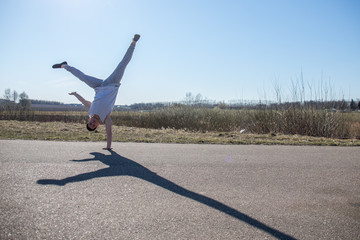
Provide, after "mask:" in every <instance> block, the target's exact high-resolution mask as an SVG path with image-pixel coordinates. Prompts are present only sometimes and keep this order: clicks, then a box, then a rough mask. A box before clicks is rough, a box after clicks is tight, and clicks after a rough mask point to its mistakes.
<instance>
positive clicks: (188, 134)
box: [0, 120, 360, 146]
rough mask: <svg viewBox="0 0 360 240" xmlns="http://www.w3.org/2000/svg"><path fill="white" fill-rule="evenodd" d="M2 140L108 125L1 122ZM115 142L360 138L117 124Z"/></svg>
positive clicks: (328, 142)
mask: <svg viewBox="0 0 360 240" xmlns="http://www.w3.org/2000/svg"><path fill="white" fill-rule="evenodd" d="M0 139H30V140H54V141H105V140H106V133H105V128H104V126H100V127H99V129H98V131H96V132H95V133H90V132H88V131H87V130H86V129H85V125H84V124H79V123H64V122H28V121H15V120H1V121H0ZM113 141H114V142H149V143H195V144H203V143H206V144H266V145H275V144H276V145H314V146H360V140H359V139H333V138H322V137H308V136H299V135H279V134H277V135H276V134H249V133H240V132H193V131H185V130H175V129H145V128H135V127H123V126H113Z"/></svg>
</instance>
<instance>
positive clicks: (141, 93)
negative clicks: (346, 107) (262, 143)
mask: <svg viewBox="0 0 360 240" xmlns="http://www.w3.org/2000/svg"><path fill="white" fill-rule="evenodd" d="M135 33H140V34H141V39H140V41H139V43H138V44H137V47H136V50H135V53H134V56H133V59H132V61H131V62H130V64H129V65H128V67H127V69H126V72H125V75H124V77H123V79H122V86H121V87H120V90H119V95H118V98H117V101H116V104H131V103H139V102H163V101H179V100H183V99H184V98H185V94H186V93H187V92H191V93H193V94H194V95H196V94H198V93H200V94H202V96H203V97H206V98H207V99H212V100H217V101H229V100H242V99H243V100H259V99H262V100H275V99H276V96H275V86H280V87H281V95H282V100H283V101H286V100H292V97H293V91H292V90H293V89H294V87H293V86H294V85H296V83H297V82H300V79H301V76H302V79H303V82H304V87H305V98H307V99H310V98H313V99H314V98H315V97H316V98H324V94H323V93H324V92H328V93H327V98H328V99H341V98H345V99H346V100H347V99H351V98H354V99H358V98H360V1H357V0H338V1H335V0H316V1H313V0H301V1H300V0H299V1H297V0H287V1H285V0H248V1H245V0H224V1H215V0H198V1H196V0H182V1H171V0H152V1H148V0H137V1H122V0H61V1H55V0H2V1H0V35H1V38H0V43H1V44H0V83H1V84H0V96H2V95H3V94H4V90H5V89H7V88H10V89H12V90H16V91H17V92H18V93H21V92H23V91H25V92H26V93H27V94H28V95H29V97H30V98H31V99H42V100H51V101H60V102H65V103H76V102H77V100H76V99H74V97H73V96H68V95H67V93H68V92H71V91H77V92H78V93H80V94H81V95H83V96H84V98H86V99H88V100H92V98H93V95H94V92H93V90H92V89H90V88H89V87H88V86H86V85H85V84H84V83H82V82H80V81H79V80H77V79H76V78H75V77H73V76H72V75H71V74H70V73H68V72H67V71H65V70H59V69H58V70H54V69H52V68H51V66H52V65H53V64H54V63H57V62H62V61H64V60H66V61H68V63H69V64H70V65H72V66H74V67H77V68H78V69H80V70H81V71H83V72H84V73H86V74H89V75H92V76H95V77H98V78H106V77H107V76H108V75H110V74H111V72H112V71H113V70H114V68H115V67H116V65H117V64H118V62H119V61H120V60H121V58H122V57H123V54H124V53H125V51H126V49H127V47H128V45H129V44H130V41H131V38H132V37H133V35H134V34H135Z"/></svg>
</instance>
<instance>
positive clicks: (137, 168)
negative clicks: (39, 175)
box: [37, 151, 295, 239]
mask: <svg viewBox="0 0 360 240" xmlns="http://www.w3.org/2000/svg"><path fill="white" fill-rule="evenodd" d="M110 152H111V155H105V154H102V153H97V152H94V153H91V154H92V155H93V156H94V158H89V159H83V160H72V161H75V162H88V161H100V162H102V163H104V164H105V165H108V166H109V167H107V168H103V169H100V170H97V171H94V172H88V173H83V174H79V175H76V176H72V177H68V178H64V179H61V180H57V179H41V180H38V181H37V183H38V184H42V185H58V186H64V185H65V184H67V183H74V182H81V181H86V180H90V179H94V178H100V177H113V176H133V177H137V178H140V179H143V180H145V181H148V182H150V183H153V184H155V185H157V186H160V187H162V188H164V189H167V190H169V191H171V192H174V193H176V194H179V195H181V196H184V197H187V198H190V199H192V200H195V201H197V202H199V203H202V204H205V205H207V206H209V207H212V208H214V209H216V210H218V211H220V212H223V213H225V214H228V215H229V216H232V217H234V218H236V219H238V220H240V221H243V222H245V223H247V224H249V225H250V226H253V227H255V228H258V229H260V230H262V231H264V232H266V233H268V234H271V235H272V236H274V237H276V238H278V239H295V238H294V237H291V236H289V235H287V234H285V233H283V232H280V231H279V230H276V229H274V228H271V227H269V226H267V225H265V224H264V223H261V222H260V221H258V220H256V219H254V218H252V217H250V216H248V215H246V214H244V213H241V212H239V211H238V210H236V209H234V208H232V207H229V206H227V205H225V204H223V203H221V202H219V201H216V200H214V199H212V198H209V197H206V196H204V195H201V194H198V193H195V192H192V191H190V190H187V189H185V188H183V187H181V186H179V185H177V184H175V183H173V182H171V181H169V180H167V179H165V178H163V177H161V176H159V175H157V174H156V173H154V172H152V171H150V170H149V169H147V168H146V167H144V166H142V165H140V164H138V163H137V162H135V161H133V160H130V159H128V158H125V157H122V156H120V155H119V154H117V153H116V152H114V151H110Z"/></svg>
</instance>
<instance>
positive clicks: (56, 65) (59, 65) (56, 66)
mask: <svg viewBox="0 0 360 240" xmlns="http://www.w3.org/2000/svg"><path fill="white" fill-rule="evenodd" d="M63 64H67V62H62V63H58V64H54V65H53V66H52V68H61V65H63Z"/></svg>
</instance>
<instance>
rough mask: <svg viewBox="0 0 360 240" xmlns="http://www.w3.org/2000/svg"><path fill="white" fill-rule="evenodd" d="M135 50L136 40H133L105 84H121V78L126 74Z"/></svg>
mask: <svg viewBox="0 0 360 240" xmlns="http://www.w3.org/2000/svg"><path fill="white" fill-rule="evenodd" d="M134 50H135V42H132V43H131V45H130V47H129V48H128V50H127V51H126V53H125V56H124V58H123V59H122V60H121V62H120V63H119V64H118V66H117V67H116V69H115V70H114V72H113V73H112V74H111V75H110V76H109V77H108V78H107V79H106V80H105V81H104V83H103V86H105V85H109V84H120V81H121V78H122V76H123V75H124V71H125V68H126V66H127V65H128V63H129V62H130V60H131V57H132V55H133V53H134Z"/></svg>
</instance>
